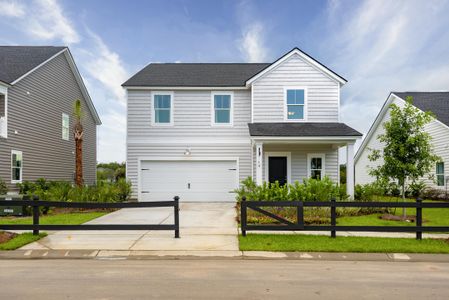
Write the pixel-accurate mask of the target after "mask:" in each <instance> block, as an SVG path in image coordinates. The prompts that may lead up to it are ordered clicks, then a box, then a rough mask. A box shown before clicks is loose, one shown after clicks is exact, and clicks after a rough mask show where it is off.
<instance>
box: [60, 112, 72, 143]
mask: <svg viewBox="0 0 449 300" xmlns="http://www.w3.org/2000/svg"><path fill="white" fill-rule="evenodd" d="M69 131H70V118H69V115H68V114H64V113H63V114H62V139H63V140H66V141H68V140H69Z"/></svg>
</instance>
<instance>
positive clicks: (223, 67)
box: [123, 63, 270, 87]
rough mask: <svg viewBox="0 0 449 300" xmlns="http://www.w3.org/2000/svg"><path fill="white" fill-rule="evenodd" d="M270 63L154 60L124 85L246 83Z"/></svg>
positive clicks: (238, 84) (194, 85)
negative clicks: (159, 61) (161, 61)
mask: <svg viewBox="0 0 449 300" xmlns="http://www.w3.org/2000/svg"><path fill="white" fill-rule="evenodd" d="M269 65H270V64H258V63H179V64H178V63H166V64H161V63H156V64H149V65H148V66H146V67H145V68H143V69H142V70H141V71H139V72H138V73H137V74H136V75H134V76H133V77H131V78H130V79H128V80H127V81H126V82H125V83H124V84H123V86H167V87H168V86H185V87H189V86H190V87H220V86H222V87H227V86H245V82H246V81H247V80H248V79H249V78H251V77H253V76H254V75H255V74H257V73H259V72H260V71H262V70H263V69H265V68H266V67H268V66H269Z"/></svg>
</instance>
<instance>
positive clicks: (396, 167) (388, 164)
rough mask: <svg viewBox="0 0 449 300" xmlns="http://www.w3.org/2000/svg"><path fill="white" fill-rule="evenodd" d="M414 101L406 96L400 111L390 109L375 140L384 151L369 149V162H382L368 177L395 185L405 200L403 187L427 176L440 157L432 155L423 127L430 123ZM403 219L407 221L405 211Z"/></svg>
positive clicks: (429, 115)
mask: <svg viewBox="0 0 449 300" xmlns="http://www.w3.org/2000/svg"><path fill="white" fill-rule="evenodd" d="M412 103H413V98H412V97H407V98H406V103H405V106H404V107H403V108H401V107H399V106H398V105H396V104H391V106H390V109H391V111H390V116H391V119H390V120H389V121H386V122H384V123H383V128H384V130H385V132H384V133H382V134H380V135H378V136H377V139H378V140H379V141H380V142H381V143H382V144H383V145H384V148H383V150H379V149H370V150H371V153H370V155H369V160H370V161H378V160H381V159H382V163H381V164H380V165H379V166H377V167H375V168H371V170H370V172H369V173H370V175H372V176H375V177H376V178H379V179H385V180H388V181H389V182H392V181H394V182H397V183H398V185H399V186H400V187H401V192H402V193H401V194H402V199H403V200H404V201H405V196H406V195H405V192H406V185H407V183H408V182H413V181H416V180H417V179H418V178H420V177H423V176H424V175H425V174H427V173H429V172H430V170H431V168H432V166H434V165H435V162H437V161H438V160H440V158H439V157H438V156H437V155H435V154H434V153H433V149H432V144H431V139H432V138H431V136H430V135H429V133H427V132H426V131H425V130H424V126H425V125H426V124H428V123H430V122H431V121H432V120H433V118H434V117H433V115H432V114H431V113H430V112H422V111H421V110H419V109H418V108H416V107H415V106H413V104H412ZM403 218H404V219H405V218H406V212H405V208H404V209H403Z"/></svg>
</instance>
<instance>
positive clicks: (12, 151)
mask: <svg viewBox="0 0 449 300" xmlns="http://www.w3.org/2000/svg"><path fill="white" fill-rule="evenodd" d="M13 154H16V155H17V154H20V155H21V156H22V164H21V166H20V180H13V179H12V174H13V173H12V168H13V165H12V156H13ZM10 160H11V161H10V166H11V183H22V180H23V153H22V151H18V150H11V156H10Z"/></svg>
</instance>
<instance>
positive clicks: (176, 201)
mask: <svg viewBox="0 0 449 300" xmlns="http://www.w3.org/2000/svg"><path fill="white" fill-rule="evenodd" d="M174 200H175V205H174V210H175V238H179V196H175V198H174Z"/></svg>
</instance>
